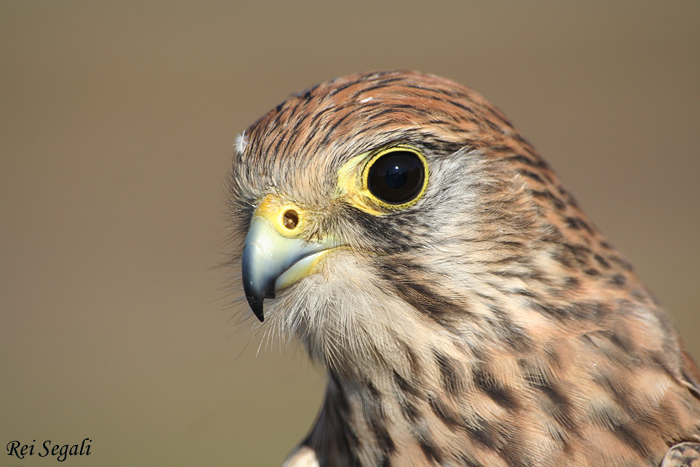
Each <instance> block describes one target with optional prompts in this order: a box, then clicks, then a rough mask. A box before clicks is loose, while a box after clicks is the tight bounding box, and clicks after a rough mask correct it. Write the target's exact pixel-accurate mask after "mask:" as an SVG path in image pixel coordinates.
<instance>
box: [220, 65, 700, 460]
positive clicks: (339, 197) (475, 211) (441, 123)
mask: <svg viewBox="0 0 700 467" xmlns="http://www.w3.org/2000/svg"><path fill="white" fill-rule="evenodd" d="M230 191H231V207H232V211H233V214H234V219H235V220H234V224H235V229H236V230H237V233H238V236H239V237H240V239H241V240H242V243H243V248H242V255H241V256H240V262H241V266H242V278H243V287H244V290H245V295H246V298H247V300H248V303H249V304H250V306H251V308H252V310H253V312H254V313H255V315H256V316H257V317H258V318H259V319H260V321H263V319H265V320H267V322H266V323H265V325H266V326H269V325H272V326H273V328H275V329H278V330H279V331H280V332H281V334H282V335H289V336H291V335H296V336H297V337H298V338H299V339H300V340H301V342H302V343H303V344H304V345H305V346H306V348H307V350H308V351H309V353H310V355H311V356H312V357H313V358H314V359H315V360H316V361H318V362H320V363H321V364H322V365H323V366H324V367H326V368H327V369H328V373H329V376H330V383H329V388H328V392H327V396H326V402H325V405H324V408H323V410H322V413H321V415H320V416H319V421H318V423H317V425H316V428H315V429H314V430H313V431H312V434H311V435H310V436H309V438H308V439H307V440H306V441H305V442H304V443H303V444H304V445H305V446H306V447H304V448H300V451H298V454H297V455H298V456H301V457H299V458H298V459H299V461H298V462H299V463H298V464H295V463H294V462H295V461H290V462H292V463H291V464H289V465H293V466H296V465H307V464H305V463H304V462H306V460H302V458H303V459H307V457H310V458H311V459H315V460H316V461H317V463H316V464H311V465H327V464H328V465H343V466H345V465H348V466H350V465H352V466H355V465H368V466H369V465H389V464H391V465H436V464H439V465H499V466H500V465H504V466H505V465H508V466H515V465H518V466H520V465H522V466H534V465H582V466H594V465H641V464H644V465H658V462H660V460H661V458H662V457H663V455H664V454H665V453H666V451H667V449H668V446H670V445H671V442H672V441H674V442H675V441H678V440H683V439H691V440H697V439H700V433H699V429H698V425H700V404H699V403H698V400H697V397H698V396H700V389H698V387H699V383H698V375H697V373H696V372H697V370H696V369H695V366H694V364H693V363H692V361H691V360H690V359H689V358H688V357H687V355H685V354H684V353H683V352H682V350H681V344H680V340H679V338H678V334H677V332H676V331H675V329H674V328H673V326H672V325H671V322H670V319H669V318H668V316H667V315H666V313H665V312H664V311H663V310H662V309H661V307H660V306H659V304H658V303H657V302H656V301H655V300H654V298H653V297H652V296H651V294H650V293H649V292H648V290H647V289H646V288H645V287H644V286H643V285H642V284H641V282H640V281H639V280H638V279H637V277H636V276H635V274H634V273H633V272H632V269H631V267H630V265H629V264H628V263H627V262H626V261H625V260H624V259H623V258H622V257H621V256H620V255H619V253H618V252H617V251H616V250H615V249H614V248H613V247H612V246H611V245H610V244H608V243H607V242H606V241H605V239H604V238H603V237H602V235H601V234H600V233H599V232H598V231H597V230H596V229H595V227H593V225H592V224H591V223H590V222H589V221H588V219H587V217H586V216H585V215H584V214H583V212H582V211H581V210H580V208H579V207H578V205H577V203H576V201H575V200H574V199H573V197H572V196H571V195H570V194H569V193H568V192H567V191H566V190H565V189H564V188H563V187H562V186H561V184H560V182H559V180H558V178H557V177H556V175H555V174H554V173H553V172H552V170H551V169H550V168H549V166H548V165H547V164H546V163H545V161H544V160H543V159H542V158H541V157H540V156H539V155H538V154H537V153H536V151H535V150H534V149H533V148H532V146H531V145H530V144H529V143H528V142H527V141H526V140H525V139H524V138H523V137H522V136H520V134H519V133H518V132H517V131H516V130H515V129H514V128H513V126H512V125H511V123H510V122H509V121H508V120H507V118H506V117H505V116H504V115H503V114H502V113H501V112H500V111H499V110H498V109H496V108H495V107H493V106H492V105H491V104H489V103H488V102H487V101H485V100H484V99H483V98H482V97H481V96H479V95H478V94H476V93H475V92H473V91H472V90H470V89H468V88H465V87H463V86H461V85H459V84H456V83H454V82H452V81H449V80H446V79H443V78H439V77H437V76H432V75H425V74H420V73H416V72H387V73H366V74H357V75H352V76H347V77H343V78H340V79H336V80H333V81H329V82H327V83H324V84H321V85H318V86H316V87H313V88H311V89H309V90H307V91H304V92H302V93H299V94H296V95H294V96H293V97H291V98H289V99H288V100H287V101H285V102H284V103H282V104H280V105H279V106H277V107H276V108H275V109H273V110H272V111H270V112H269V113H268V114H267V115H265V116H264V117H262V118H261V119H260V120H258V121H257V122H256V123H254V124H253V125H252V126H251V127H250V128H248V129H247V130H246V131H245V132H244V133H243V134H242V135H241V136H240V137H239V138H238V140H237V141H236V154H235V156H234V163H233V171H232V173H231V176H230ZM243 239H244V240H243ZM419 458H420V459H421V461H420V462H419V461H417V460H416V459H419ZM329 459H332V462H331V461H329ZM324 462H326V463H324Z"/></svg>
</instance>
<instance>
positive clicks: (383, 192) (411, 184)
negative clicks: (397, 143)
mask: <svg viewBox="0 0 700 467" xmlns="http://www.w3.org/2000/svg"><path fill="white" fill-rule="evenodd" d="M425 172H426V169H425V159H423V158H422V157H420V156H419V155H418V153H417V152H415V151H414V150H408V149H405V148H393V149H392V150H389V151H386V152H383V153H380V155H379V157H377V158H376V159H374V160H373V161H371V162H370V164H369V168H368V170H367V189H368V190H369V191H370V193H372V194H373V195H374V196H376V197H377V198H378V199H379V200H380V201H383V202H385V203H387V204H390V205H402V204H405V203H409V202H410V201H413V200H414V199H416V198H417V197H418V196H419V195H420V194H421V193H422V192H423V189H424V187H425V180H426V177H425Z"/></svg>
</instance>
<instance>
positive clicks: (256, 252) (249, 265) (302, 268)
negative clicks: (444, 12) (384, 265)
mask: <svg viewBox="0 0 700 467" xmlns="http://www.w3.org/2000/svg"><path fill="white" fill-rule="evenodd" d="M304 221H305V220H304V217H303V213H302V211H301V210H300V209H299V208H297V207H296V206H291V205H282V206H279V205H278V204H277V203H274V201H273V200H272V199H271V197H270V196H268V197H267V198H265V200H263V202H262V203H261V204H260V207H258V209H257V211H256V212H255V214H254V215H253V219H252V221H251V223H250V229H249V230H248V235H247V236H246V239H245V244H244V247H243V258H242V259H243V261H242V268H243V271H242V272H243V290H244V291H245V296H246V299H247V300H248V303H249V304H250V307H251V308H252V310H253V313H255V316H257V317H258V319H259V320H260V321H263V320H264V319H265V315H264V313H263V301H264V300H265V299H266V298H274V297H275V293H276V292H279V291H280V290H282V289H285V288H287V287H289V286H290V285H292V284H294V283H296V282H297V281H299V280H301V279H303V278H304V277H306V276H308V275H309V274H312V273H313V272H314V268H315V266H316V264H317V262H318V260H319V259H320V258H321V257H322V256H323V255H324V254H325V253H327V252H328V251H330V250H331V249H333V248H335V247H336V246H337V243H336V242H335V240H333V239H332V238H331V237H328V238H326V239H324V240H322V241H321V242H308V241H305V240H304V238H303V236H302V232H303V225H302V224H303V223H304Z"/></svg>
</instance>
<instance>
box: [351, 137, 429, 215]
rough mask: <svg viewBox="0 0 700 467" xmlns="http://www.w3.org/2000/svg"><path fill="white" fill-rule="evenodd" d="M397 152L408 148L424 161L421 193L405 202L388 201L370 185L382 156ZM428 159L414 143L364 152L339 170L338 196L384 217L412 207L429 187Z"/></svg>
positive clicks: (359, 207) (370, 212) (363, 209)
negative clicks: (377, 161) (373, 170)
mask: <svg viewBox="0 0 700 467" xmlns="http://www.w3.org/2000/svg"><path fill="white" fill-rule="evenodd" d="M394 151H409V152H412V153H413V154H415V155H416V156H418V158H419V159H420V160H421V162H422V163H423V168H424V170H425V177H424V180H423V187H422V188H421V191H420V193H418V196H416V197H415V198H413V199H412V200H411V201H409V202H407V203H403V204H389V203H385V202H384V201H382V200H380V199H378V198H377V197H376V196H374V195H373V194H372V193H371V192H370V191H369V188H368V186H367V178H368V174H369V169H370V168H371V167H372V164H373V163H374V162H375V161H376V160H377V159H379V158H380V157H382V156H384V155H386V154H388V153H391V152H394ZM428 177H429V170H428V161H427V160H426V159H425V156H424V155H423V154H422V153H421V152H420V151H419V150H418V149H416V148H414V147H413V146H408V145H398V146H391V147H388V148H383V149H380V150H378V151H370V152H365V153H363V154H360V155H357V156H355V157H353V158H352V159H350V160H349V161H347V162H346V163H345V164H344V165H343V166H342V167H341V168H340V170H339V171H338V195H339V197H344V198H346V200H347V201H348V202H350V203H351V204H352V205H353V206H355V207H356V208H358V209H360V210H361V211H364V212H366V213H368V214H372V215H373V216H381V215H383V214H386V213H388V212H391V211H396V210H398V209H405V208H407V207H409V206H413V205H414V204H416V203H417V202H418V200H419V199H421V198H422V197H423V194H424V193H425V189H426V188H427V186H428Z"/></svg>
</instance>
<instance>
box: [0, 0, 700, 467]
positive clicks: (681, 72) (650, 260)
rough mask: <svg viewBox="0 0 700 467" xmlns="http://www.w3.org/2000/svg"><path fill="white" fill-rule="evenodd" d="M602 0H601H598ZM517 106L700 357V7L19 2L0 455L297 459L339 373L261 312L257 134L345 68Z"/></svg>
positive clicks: (530, 133) (13, 50) (111, 462)
mask: <svg viewBox="0 0 700 467" xmlns="http://www.w3.org/2000/svg"><path fill="white" fill-rule="evenodd" d="M591 5H593V6H591ZM396 68H399V69H418V70H421V71H425V72H431V73H435V74H439V75H444V76H446V77H449V78H452V79H454V80H456V81H459V82H461V83H463V84H466V85H468V86H471V87H473V88H475V89H477V90H478V91H480V92H481V93H482V94H484V95H485V96H486V97H487V98H489V99H490V100H491V101H492V102H494V103H495V104H496V105H498V106H499V107H500V108H501V109H503V110H504V111H505V112H506V114H507V115H509V116H510V117H511V118H512V120H513V121H514V122H515V124H516V125H517V126H518V127H519V128H520V129H521V130H522V131H523V133H524V134H525V135H526V137H527V138H529V139H530V140H531V141H532V142H533V143H534V144H535V146H536V147H537V148H538V149H539V150H540V152H541V153H542V154H543V155H544V156H545V157H546V158H547V159H548V160H549V161H550V162H551V163H552V165H553V166H554V168H555V169H556V170H557V172H558V173H559V175H560V176H561V177H562V179H563V180H564V183H565V184H566V185H567V186H568V187H569V188H570V189H571V190H572V191H573V192H574V194H575V195H576V196H577V197H578V199H579V201H580V203H581V204H582V205H583V207H584V209H585V210H586V211H587V212H588V214H589V215H590V216H591V218H592V219H593V221H594V222H595V223H596V224H597V225H598V226H599V227H600V228H601V229H602V230H603V232H605V233H606V234H607V236H608V237H609V239H610V240H611V241H612V242H613V243H614V244H615V245H617V246H618V247H619V248H620V249H621V250H622V251H623V252H624V253H625V254H626V255H627V257H628V258H629V259H630V260H631V261H632V262H633V263H634V264H635V265H636V267H637V269H638V271H639V273H640V274H641V276H642V277H643V278H644V279H645V280H646V281H647V283H648V284H649V286H650V287H651V288H652V289H653V290H654V291H655V292H656V294H657V296H658V297H659V298H660V299H661V300H662V301H663V302H664V303H665V304H666V305H667V307H668V309H669V310H670V311H671V313H672V314H673V315H674V318H675V320H676V322H677V323H678V325H679V327H680V329H681V333H682V334H683V336H684V338H685V340H686V343H687V346H688V347H689V348H690V350H691V351H692V353H693V354H694V355H695V356H696V358H700V342H699V341H698V337H700V320H699V319H698V313H699V312H700V242H698V232H699V231H700V149H699V148H700V3H697V2H678V3H676V2H643V1H639V2H625V3H610V2H597V3H591V4H588V3H584V2H580V3H575V2H528V3H527V4H525V3H524V2H523V3H520V2H518V3H506V2H479V3H467V2H444V3H443V2H439V3H438V2H417V1H416V2H408V1H403V2H398V1H396V2H383V3H381V4H379V5H377V4H374V3H371V2H353V3H350V2H346V3H341V2H333V3H330V2H328V3H327V2H278V3H272V2H270V3H261V2H257V3H253V2H250V3H244V2H221V3H219V2H217V3H211V2H191V3H189V2H154V3H145V2H114V3H99V2H74V1H71V2H24V1H22V2H14V1H7V0H5V1H3V2H0V445H1V446H2V447H3V451H2V452H0V466H22V467H26V466H48V465H55V462H56V460H55V457H47V458H39V457H38V456H37V455H36V454H35V455H34V456H28V457H27V458H25V459H24V460H18V459H16V458H12V457H9V456H7V455H6V451H5V446H6V444H7V443H8V442H10V441H12V440H15V439H16V440H19V441H21V442H23V443H29V444H31V443H32V440H36V445H37V446H36V448H35V452H40V451H41V450H40V444H41V443H43V441H45V440H47V439H48V440H51V441H52V442H53V443H54V444H75V443H80V442H81V441H82V440H83V438H86V437H88V438H90V439H92V443H91V455H90V456H89V457H85V456H83V457H72V458H69V459H68V460H66V461H65V462H64V465H75V466H87V465H89V466H95V467H101V466H161V465H167V466H192V465H201V466H222V465H229V466H275V465H280V464H281V462H282V461H283V459H284V457H285V455H286V454H287V452H288V451H289V450H290V449H292V448H293V446H294V445H295V444H296V443H297V442H298V441H299V440H300V439H301V438H302V437H303V436H304V435H305V434H306V432H307V430H308V429H309V428H310V426H311V423H312V421H313V419H314V418H315V415H316V411H317V409H318V406H319V404H320V399H321V395H322V390H323V384H324V383H323V375H321V374H320V373H319V372H318V371H317V370H316V369H315V368H313V367H312V366H311V365H310V364H308V362H307V359H306V357H305V355H304V354H303V352H302V351H300V350H299V349H298V348H297V347H296V346H292V347H291V348H288V349H281V348H280V346H279V345H273V346H270V345H267V346H265V345H263V346H262V348H261V349H260V351H259V352H258V349H259V347H260V344H261V338H260V337H259V336H255V335H254V334H253V333H252V332H251V329H252V323H253V321H252V320H250V319H249V320H246V321H245V322H244V323H243V324H239V321H240V319H239V318H240V314H237V311H238V310H239V309H241V307H242V305H235V303H236V295H237V294H238V285H237V284H236V285H235V287H234V285H233V284H232V277H233V276H234V274H235V272H234V271H230V270H226V269H225V268H220V267H217V265H219V264H220V263H222V262H223V261H225V259H226V255H227V254H228V253H229V252H230V249H231V248H232V247H231V245H230V243H227V242H226V240H227V217H226V210H225V187H224V179H225V177H226V173H227V170H228V166H229V161H230V158H231V154H232V144H233V141H234V138H235V136H236V134H238V133H240V132H241V131H242V130H244V129H245V128H246V127H247V126H248V125H249V124H250V123H252V122H253V121H254V120H255V119H257V118H258V117H260V116H261V115H262V114H263V113H265V112H266V111H267V110H268V109H269V108H271V107H272V106H274V105H276V104H277V103H279V102H281V101H282V100H283V99H284V98H285V96H287V95H288V94H290V93H292V92H294V91H298V90H301V89H303V88H306V87H308V86H310V85H312V84H315V83H318V82H320V81H324V80H326V79H329V78H333V77H335V76H339V75H343V74H347V73H351V72H356V71H361V70H373V69H396Z"/></svg>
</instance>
